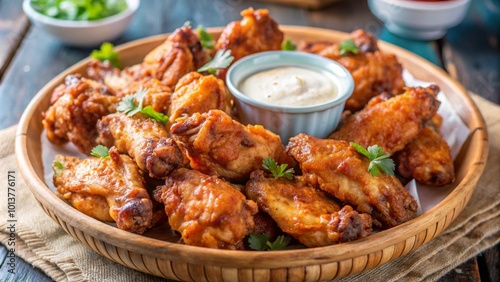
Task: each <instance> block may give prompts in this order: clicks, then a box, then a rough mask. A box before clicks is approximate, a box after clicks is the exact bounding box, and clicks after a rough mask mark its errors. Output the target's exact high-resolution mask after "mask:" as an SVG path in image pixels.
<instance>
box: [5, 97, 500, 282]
mask: <svg viewBox="0 0 500 282" xmlns="http://www.w3.org/2000/svg"><path fill="white" fill-rule="evenodd" d="M472 97H473V99H474V101H475V102H476V104H477V105H478V107H479V108H480V110H481V112H482V113H483V116H484V118H485V120H486V123H487V126H488V131H489V143H490V152H489V159H488V163H487V166H486V169H485V171H484V173H483V175H482V177H481V179H480V180H479V183H478V185H477V188H476V190H475V192H474V194H473V196H472V198H471V200H470V202H469V204H468V205H467V206H466V207H465V209H464V210H463V211H462V213H461V214H460V215H459V216H458V217H457V219H456V220H455V221H454V222H453V223H452V224H451V225H450V226H449V227H448V229H447V230H445V231H444V232H443V233H442V234H441V235H440V236H439V237H437V238H435V239H434V240H432V241H430V242H429V243H427V244H425V245H423V246H421V247H420V248H418V249H417V250H415V251H413V252H411V253H409V254H408V255H406V256H404V257H401V258H398V259H396V260H394V261H391V262H389V263H387V264H385V265H383V266H381V267H378V268H376V269H373V270H370V271H367V272H364V273H361V274H358V275H355V276H351V277H348V278H345V279H344V280H343V281H370V280H371V281H434V280H436V279H438V278H439V277H441V276H442V275H444V274H445V273H446V272H448V271H450V270H451V269H453V268H454V267H456V266H458V265H459V264H461V263H462V262H464V261H466V260H468V259H470V258H472V257H474V256H476V255H477V254H478V253H480V252H482V251H484V250H486V249H488V248H490V247H492V246H494V245H495V244H498V242H499V241H500V193H499V192H500V191H499V184H498V183H499V182H500V115H499V114H498V113H500V107H499V106H497V105H494V104H492V103H491V102H488V101H486V100H484V99H482V98H480V97H478V96H476V95H473V96H472ZM14 139H15V127H11V128H8V129H5V130H3V131H0V175H1V177H2V178H3V179H4V183H2V185H0V191H1V192H0V193H1V194H0V195H4V196H3V197H0V198H1V199H3V200H2V201H3V203H0V207H1V211H0V214H1V219H0V230H1V231H0V242H2V244H4V245H6V244H7V242H8V239H9V235H10V234H9V232H8V230H7V227H8V222H7V220H8V218H7V200H6V198H5V195H7V191H6V190H7V185H6V183H5V182H6V180H5V179H6V177H7V173H8V171H14V172H15V177H16V186H15V187H16V210H15V211H16V215H17V222H16V231H17V237H16V241H15V242H16V246H15V247H16V255H17V256H19V257H21V258H23V259H25V260H26V261H28V262H29V263H31V264H32V265H33V266H35V267H38V268H40V269H42V270H43V271H44V272H45V273H46V274H47V275H48V276H50V277H51V278H53V279H54V280H56V281H138V282H140V281H165V280H164V279H160V278H158V277H154V276H152V275H147V274H144V273H141V272H139V271H135V270H132V269H130V268H127V267H124V266H122V265H120V264H117V263H114V262H112V261H110V260H108V259H106V258H104V257H102V256H100V255H98V254H97V253H95V252H94V251H92V250H91V249H90V248H88V247H86V246H84V245H83V244H81V243H79V242H78V241H77V240H75V239H73V238H72V237H71V236H69V235H67V234H66V233H65V232H64V231H63V230H62V229H61V228H60V227H59V226H58V225H57V224H56V223H55V222H54V221H53V220H52V219H51V218H49V217H48V216H47V215H46V214H45V213H44V211H43V210H42V209H41V208H40V207H39V205H38V204H37V203H36V201H35V199H34V197H33V196H32V194H31V193H30V191H29V189H28V188H27V186H26V184H25V183H24V181H23V179H22V176H21V173H20V171H19V170H18V168H17V165H16V160H15V155H14Z"/></svg>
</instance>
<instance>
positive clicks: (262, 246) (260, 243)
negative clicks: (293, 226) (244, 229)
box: [248, 232, 302, 251]
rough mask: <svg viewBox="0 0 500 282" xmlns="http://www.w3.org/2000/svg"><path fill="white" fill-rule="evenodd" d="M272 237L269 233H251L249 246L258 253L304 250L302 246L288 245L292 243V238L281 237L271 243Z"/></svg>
mask: <svg viewBox="0 0 500 282" xmlns="http://www.w3.org/2000/svg"><path fill="white" fill-rule="evenodd" d="M270 237H271V235H270V234H269V232H266V233H264V234H261V235H256V234H254V233H250V235H249V237H248V243H249V246H250V248H251V249H252V250H256V251H279V250H289V249H298V248H302V246H301V245H292V246H289V245H288V244H290V242H291V241H292V237H290V236H288V235H280V236H278V237H276V240H274V242H270V241H269V239H270Z"/></svg>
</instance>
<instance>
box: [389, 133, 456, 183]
mask: <svg viewBox="0 0 500 282" xmlns="http://www.w3.org/2000/svg"><path fill="white" fill-rule="evenodd" d="M395 160H396V161H397V163H398V166H397V168H398V172H399V174H400V175H401V176H403V177H406V178H409V177H413V178H415V180H416V181H417V182H419V183H423V184H427V185H431V186H443V185H446V184H450V183H453V181H455V167H454V165H453V159H452V158H451V151H450V147H449V146H448V144H447V143H446V141H445V140H443V138H442V137H441V135H439V133H438V132H436V131H435V130H434V129H433V128H431V127H430V126H426V127H424V129H422V131H420V133H419V134H418V136H417V137H416V138H415V139H414V140H413V141H412V142H411V143H409V144H408V145H406V147H405V148H404V149H403V150H402V151H400V152H398V153H397V154H396V155H395Z"/></svg>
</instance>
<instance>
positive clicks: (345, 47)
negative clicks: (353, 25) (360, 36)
mask: <svg viewBox="0 0 500 282" xmlns="http://www.w3.org/2000/svg"><path fill="white" fill-rule="evenodd" d="M339 51H340V55H342V56H343V55H345V54H347V53H349V52H350V53H353V54H357V53H358V51H359V50H358V46H357V45H356V43H354V40H353V39H347V40H344V41H342V42H340V44H339Z"/></svg>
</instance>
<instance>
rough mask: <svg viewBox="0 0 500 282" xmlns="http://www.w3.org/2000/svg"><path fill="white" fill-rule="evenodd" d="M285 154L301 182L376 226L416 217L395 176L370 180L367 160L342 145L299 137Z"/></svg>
mask: <svg viewBox="0 0 500 282" xmlns="http://www.w3.org/2000/svg"><path fill="white" fill-rule="evenodd" d="M287 151H288V152H289V153H290V154H291V155H292V156H293V157H294V158H295V159H296V160H297V161H298V162H299V164H300V168H301V169H302V173H303V176H304V180H305V181H307V182H308V183H309V184H311V185H313V186H316V187H319V188H321V190H323V191H325V192H327V193H330V194H331V195H333V196H335V197H336V198H338V199H340V200H341V201H343V202H345V203H346V204H348V205H352V206H353V207H354V208H356V210H357V211H358V212H362V213H369V214H371V215H372V217H373V223H374V224H375V225H377V226H382V227H392V226H395V225H398V224H401V223H403V222H406V221H408V220H410V219H412V218H414V217H415V216H416V212H417V202H416V201H415V199H413V197H412V196H411V195H410V194H409V193H408V192H407V191H406V189H405V188H404V187H403V185H402V184H401V182H399V180H398V179H397V178H396V177H395V176H388V175H386V174H382V175H380V176H373V175H371V174H370V173H369V172H368V166H369V163H370V162H369V160H368V159H367V158H365V157H364V156H362V155H360V154H359V153H357V151H356V149H354V148H353V147H352V146H350V145H349V143H347V142H346V141H342V140H332V139H318V138H315V137H312V136H308V135H305V134H299V135H297V136H295V137H292V138H291V139H290V143H289V144H288V146H287Z"/></svg>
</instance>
